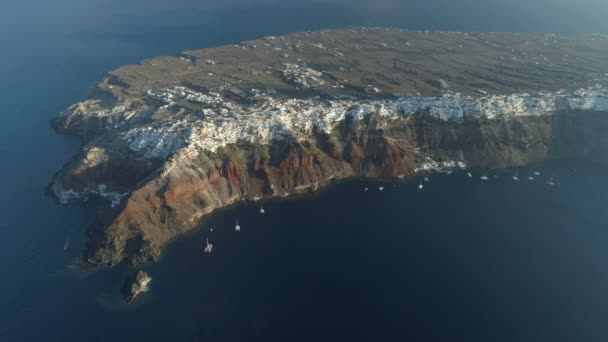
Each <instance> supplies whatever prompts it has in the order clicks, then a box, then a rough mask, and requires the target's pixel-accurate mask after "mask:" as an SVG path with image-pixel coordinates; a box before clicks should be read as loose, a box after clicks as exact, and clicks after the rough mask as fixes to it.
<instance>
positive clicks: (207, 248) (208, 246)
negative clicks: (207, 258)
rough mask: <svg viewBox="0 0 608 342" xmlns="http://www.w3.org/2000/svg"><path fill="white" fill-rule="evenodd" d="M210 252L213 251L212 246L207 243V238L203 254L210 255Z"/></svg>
mask: <svg viewBox="0 0 608 342" xmlns="http://www.w3.org/2000/svg"><path fill="white" fill-rule="evenodd" d="M211 250H213V245H212V244H210V243H209V238H207V244H206V245H205V251H204V253H209V254H211Z"/></svg>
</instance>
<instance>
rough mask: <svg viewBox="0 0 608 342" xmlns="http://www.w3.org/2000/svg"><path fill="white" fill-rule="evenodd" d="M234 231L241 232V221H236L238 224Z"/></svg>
mask: <svg viewBox="0 0 608 342" xmlns="http://www.w3.org/2000/svg"><path fill="white" fill-rule="evenodd" d="M234 230H236V231H237V232H240V231H241V226H239V220H238V219H237V220H236V224H235V225H234Z"/></svg>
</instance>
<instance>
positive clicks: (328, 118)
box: [51, 29, 608, 265]
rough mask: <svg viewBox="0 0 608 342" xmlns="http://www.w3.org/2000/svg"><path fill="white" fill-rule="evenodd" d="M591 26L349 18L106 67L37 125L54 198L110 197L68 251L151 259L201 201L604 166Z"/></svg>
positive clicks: (185, 226)
mask: <svg viewBox="0 0 608 342" xmlns="http://www.w3.org/2000/svg"><path fill="white" fill-rule="evenodd" d="M606 52H608V39H607V37H602V36H589V37H558V36H554V35H529V34H504V33H495V34H481V33H479V34H466V33H445V32H433V33H431V32H410V31H400V30H386V29H353V30H335V31H324V32H313V33H296V34H291V35H288V36H279V37H266V38H264V39H260V40H255V41H248V42H243V43H241V44H238V45H231V46H224V47H219V48H214V49H207V50H198V51H189V52H184V53H181V54H178V55H177V56H175V57H161V58H155V59H151V60H147V61H144V62H142V63H141V64H139V65H133V66H126V67H123V68H119V69H117V70H115V71H112V72H110V73H109V74H108V76H107V77H106V78H104V80H102V82H101V83H100V84H99V85H98V86H97V88H96V90H95V92H93V93H92V94H91V96H90V97H89V98H88V99H87V100H85V101H83V102H81V103H78V104H75V105H74V106H72V107H70V108H69V109H68V110H66V111H65V112H64V113H62V114H61V115H59V116H58V118H57V119H56V120H55V121H54V122H53V125H54V127H55V128H56V129H57V131H58V132H60V133H67V134H76V135H78V136H80V137H81V138H82V139H83V142H84V147H83V151H82V152H81V154H80V155H78V156H76V157H75V158H74V159H73V160H72V161H71V162H70V163H68V164H67V165H66V166H65V167H64V168H63V169H62V170H61V171H60V172H58V174H57V175H56V177H55V179H54V180H53V183H52V185H51V188H52V190H53V192H54V194H55V195H56V196H57V198H58V199H59V200H60V201H67V200H70V199H76V198H82V197H86V196H91V195H97V196H102V197H105V198H107V199H109V200H110V203H111V205H110V206H108V208H107V209H106V210H105V212H104V214H103V215H101V216H100V217H99V219H98V220H97V221H96V222H95V223H94V224H93V226H92V227H91V228H90V230H89V240H88V241H89V242H88V245H87V249H86V251H85V260H86V261H87V262H89V263H91V264H93V265H113V264H117V263H119V262H122V261H124V260H128V261H130V262H131V263H133V264H136V265H137V264H141V263H144V262H147V261H152V260H155V259H156V258H158V256H159V254H160V251H161V248H162V247H163V246H164V245H165V244H166V243H167V242H168V241H170V240H171V239H174V238H175V237H177V236H179V235H180V234H183V233H184V232H186V231H188V230H191V229H193V228H195V227H196V226H197V225H199V223H200V221H201V219H202V218H203V217H204V216H205V215H207V214H208V213H210V212H212V211H213V210H214V209H216V208H221V207H224V206H227V205H230V204H232V203H235V202H237V201H240V200H258V199H268V198H272V197H281V196H289V195H291V194H298V193H306V192H311V191H314V190H316V189H319V188H322V187H324V186H326V185H327V184H329V183H330V182H332V181H335V180H339V179H345V178H351V177H369V178H382V179H391V178H398V177H399V178H400V177H406V176H408V175H410V174H412V173H414V172H417V171H420V170H421V169H424V168H427V169H428V168H502V167H509V166H515V165H525V164H528V163H535V162H539V161H543V160H547V159H559V158H577V159H587V160H593V161H598V162H606V161H608V136H607V135H606V134H605V132H607V131H608V113H607V112H606V111H607V110H608V91H606V89H605V88H604V85H605V84H606V80H607V79H608V74H607V73H608V58H607V57H606V56H608V54H607V53H606Z"/></svg>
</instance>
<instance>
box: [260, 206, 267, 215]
mask: <svg viewBox="0 0 608 342" xmlns="http://www.w3.org/2000/svg"><path fill="white" fill-rule="evenodd" d="M264 213H266V210H264V205H262V206H261V207H260V214H262V215H264Z"/></svg>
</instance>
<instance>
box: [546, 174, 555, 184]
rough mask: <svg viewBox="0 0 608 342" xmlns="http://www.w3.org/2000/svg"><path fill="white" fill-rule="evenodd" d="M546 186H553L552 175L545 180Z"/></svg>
mask: <svg viewBox="0 0 608 342" xmlns="http://www.w3.org/2000/svg"><path fill="white" fill-rule="evenodd" d="M545 183H546V184H547V185H548V186H555V182H554V181H553V176H551V178H550V179H549V180H548V181H546V182H545Z"/></svg>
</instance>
